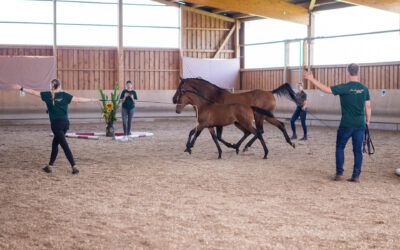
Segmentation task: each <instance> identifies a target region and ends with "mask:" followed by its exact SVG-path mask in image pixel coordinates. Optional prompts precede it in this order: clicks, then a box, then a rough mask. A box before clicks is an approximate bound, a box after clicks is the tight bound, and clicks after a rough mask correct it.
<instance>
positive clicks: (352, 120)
mask: <svg viewBox="0 0 400 250" xmlns="http://www.w3.org/2000/svg"><path fill="white" fill-rule="evenodd" d="M358 70H359V66H358V65H357V64H355V63H352V64H349V65H348V66H347V76H348V78H349V82H347V83H343V84H339V85H335V86H332V87H328V86H326V85H324V84H322V83H320V82H319V81H318V80H316V79H315V78H314V77H313V75H312V73H311V72H304V73H303V74H304V78H306V79H307V80H310V81H311V83H312V84H314V85H315V86H316V87H317V88H319V89H320V90H321V91H323V92H325V93H327V94H333V95H339V96H340V106H341V110H342V119H341V121H340V126H339V129H338V131H337V138H336V175H335V177H334V178H333V180H335V181H339V180H342V179H343V171H344V169H343V165H344V148H345V147H346V144H347V141H348V140H349V138H350V137H351V139H352V142H353V153H354V169H353V174H352V176H351V178H350V179H348V181H351V182H359V181H360V179H359V178H360V173H361V165H362V159H363V155H362V143H363V138H364V132H365V127H366V126H367V127H368V126H369V122H370V119H371V103H370V96H369V91H368V88H367V87H366V86H365V85H363V84H362V83H360V82H359V81H358Z"/></svg>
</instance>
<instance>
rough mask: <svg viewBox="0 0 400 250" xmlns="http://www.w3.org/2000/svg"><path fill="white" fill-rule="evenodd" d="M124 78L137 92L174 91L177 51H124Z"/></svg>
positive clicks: (176, 78)
mask: <svg viewBox="0 0 400 250" xmlns="http://www.w3.org/2000/svg"><path fill="white" fill-rule="evenodd" d="M124 78H125V80H128V79H130V80H131V81H132V82H133V83H134V89H138V90H163V89H176V88H177V86H178V84H179V82H178V81H179V50H178V49H132V48H127V49H124Z"/></svg>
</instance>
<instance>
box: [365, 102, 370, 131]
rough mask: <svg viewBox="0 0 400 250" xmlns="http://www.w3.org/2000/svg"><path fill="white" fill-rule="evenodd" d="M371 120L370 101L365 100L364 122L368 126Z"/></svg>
mask: <svg viewBox="0 0 400 250" xmlns="http://www.w3.org/2000/svg"><path fill="white" fill-rule="evenodd" d="M370 121H371V101H365V123H366V124H367V126H368V127H369V122H370Z"/></svg>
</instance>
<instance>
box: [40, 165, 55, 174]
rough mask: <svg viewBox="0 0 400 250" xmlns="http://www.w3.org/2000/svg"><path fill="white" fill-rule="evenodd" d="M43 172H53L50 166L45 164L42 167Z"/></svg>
mask: <svg viewBox="0 0 400 250" xmlns="http://www.w3.org/2000/svg"><path fill="white" fill-rule="evenodd" d="M42 169H43V171H44V172H46V173H48V174H50V173H51V172H53V170H52V169H51V167H50V166H49V165H47V166H46V167H44V168H42Z"/></svg>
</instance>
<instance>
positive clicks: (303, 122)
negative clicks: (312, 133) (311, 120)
mask: <svg viewBox="0 0 400 250" xmlns="http://www.w3.org/2000/svg"><path fill="white" fill-rule="evenodd" d="M299 116H300V120H301V126H302V127H303V131H304V136H307V125H306V117H307V108H306V109H305V110H302V109H301V107H297V108H296V110H295V111H294V113H293V115H292V119H290V126H291V127H292V131H293V135H295V134H296V125H295V124H294V123H295V121H296V120H297V119H298V118H299Z"/></svg>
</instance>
